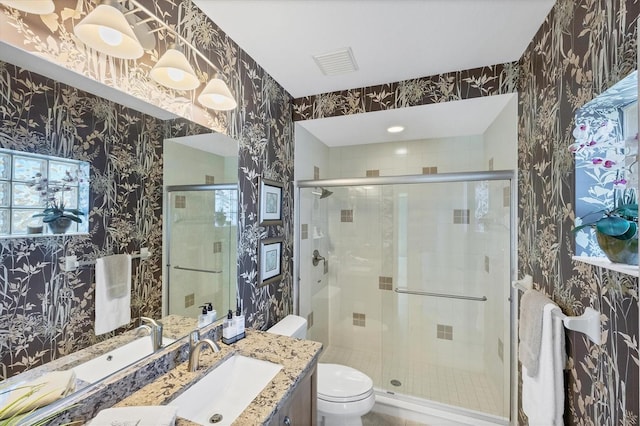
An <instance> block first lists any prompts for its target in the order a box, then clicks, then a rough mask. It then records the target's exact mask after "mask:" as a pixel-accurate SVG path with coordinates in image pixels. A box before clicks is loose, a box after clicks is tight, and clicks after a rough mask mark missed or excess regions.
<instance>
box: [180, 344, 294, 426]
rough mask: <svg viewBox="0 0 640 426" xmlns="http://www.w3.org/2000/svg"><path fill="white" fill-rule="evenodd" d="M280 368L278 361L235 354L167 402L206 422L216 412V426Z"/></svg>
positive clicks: (228, 420)
mask: <svg viewBox="0 0 640 426" xmlns="http://www.w3.org/2000/svg"><path fill="white" fill-rule="evenodd" d="M281 369H282V365H280V364H274V363H272V362H268V361H262V360H259V359H255V358H249V357H246V356H242V355H234V356H232V357H231V358H229V359H228V360H226V361H225V362H223V363H222V364H220V365H219V366H218V367H216V368H215V369H214V370H213V371H212V372H210V373H209V374H207V375H206V376H204V377H203V378H202V379H200V380H199V381H198V382H197V383H196V384H194V385H193V386H191V387H190V388H189V389H187V390H186V391H185V392H184V393H183V394H181V395H180V396H178V397H177V398H176V399H174V400H173V401H171V402H170V403H169V405H172V406H174V407H178V416H180V417H182V418H185V419H187V420H191V421H192V422H196V423H199V424H202V425H209V424H211V423H210V422H209V419H211V417H212V416H214V415H218V416H222V419H221V420H220V421H218V422H216V423H215V424H216V426H222V425H230V424H231V423H232V422H233V421H234V420H235V419H236V418H237V417H238V416H239V415H240V414H241V413H242V412H243V411H244V409H245V408H247V407H248V406H249V404H250V403H251V401H253V399H254V398H255V397H256V396H258V394H259V393H260V392H262V390H263V389H264V387H265V386H266V385H267V384H268V383H269V382H270V381H271V380H272V379H273V378H274V377H275V376H276V374H278V372H279V371H280V370H281Z"/></svg>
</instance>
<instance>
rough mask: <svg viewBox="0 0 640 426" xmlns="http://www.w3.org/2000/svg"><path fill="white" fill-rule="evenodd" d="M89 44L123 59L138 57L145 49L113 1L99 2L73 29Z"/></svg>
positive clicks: (81, 39)
mask: <svg viewBox="0 0 640 426" xmlns="http://www.w3.org/2000/svg"><path fill="white" fill-rule="evenodd" d="M73 32H74V33H75V35H76V36H77V37H78V38H79V39H80V41H82V42H83V43H84V44H86V45H87V46H89V47H91V48H93V49H95V50H97V51H99V52H102V53H106V54H107V55H110V56H114V57H116V58H122V59H137V58H139V57H141V56H142V55H143V53H144V49H143V48H142V45H140V42H139V41H138V39H137V38H136V36H135V34H134V33H133V29H131V26H130V25H129V22H127V19H126V18H125V16H124V15H123V14H122V12H121V11H120V10H119V9H118V8H117V7H115V6H112V5H111V2H109V1H106V2H103V3H101V4H99V5H98V6H97V7H96V8H95V9H93V10H92V11H91V13H89V14H88V15H87V16H85V17H84V19H83V20H82V21H80V22H79V23H78V25H76V26H75V28H74V29H73Z"/></svg>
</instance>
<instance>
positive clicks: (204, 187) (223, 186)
mask: <svg viewBox="0 0 640 426" xmlns="http://www.w3.org/2000/svg"><path fill="white" fill-rule="evenodd" d="M217 190H221V191H228V190H231V191H233V190H235V191H238V190H239V187H238V185H237V184H235V183H219V184H194V185H169V186H167V187H165V189H164V193H165V194H166V196H165V197H164V199H165V205H164V212H165V215H166V221H165V222H164V223H165V228H164V230H163V234H164V238H163V239H164V244H163V246H166V247H165V248H164V254H165V256H166V257H165V259H166V263H165V265H164V266H163V268H162V270H163V280H162V294H166V295H167V299H166V301H165V302H164V303H163V315H168V314H169V288H170V287H169V285H170V276H171V271H170V267H171V205H170V201H171V197H170V194H171V193H172V192H180V191H194V192H196V191H217ZM237 219H238V218H236V220H237ZM236 240H238V235H236ZM236 242H237V241H236ZM236 262H237V259H236ZM236 286H237V283H236ZM236 291H237V288H236Z"/></svg>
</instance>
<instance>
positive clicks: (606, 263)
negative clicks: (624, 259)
mask: <svg viewBox="0 0 640 426" xmlns="http://www.w3.org/2000/svg"><path fill="white" fill-rule="evenodd" d="M572 259H573V260H575V261H577V262H583V263H588V264H589V265H594V266H599V267H601V268H605V269H609V270H611V271H616V272H621V273H623V274H627V275H631V276H634V277H638V276H639V274H638V266H637V265H627V264H624V263H613V262H611V261H610V260H609V259H607V258H605V257H587V256H573V257H572Z"/></svg>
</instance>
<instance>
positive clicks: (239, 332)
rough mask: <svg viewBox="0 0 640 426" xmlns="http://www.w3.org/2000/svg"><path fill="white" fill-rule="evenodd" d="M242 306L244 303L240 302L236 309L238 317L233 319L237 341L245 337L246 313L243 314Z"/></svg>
mask: <svg viewBox="0 0 640 426" xmlns="http://www.w3.org/2000/svg"><path fill="white" fill-rule="evenodd" d="M241 306H242V304H241V303H238V308H237V309H236V317H235V318H234V319H233V321H234V323H235V328H236V341H238V340H240V339H243V338H244V337H245V332H244V330H245V329H244V315H243V314H242V308H241Z"/></svg>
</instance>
